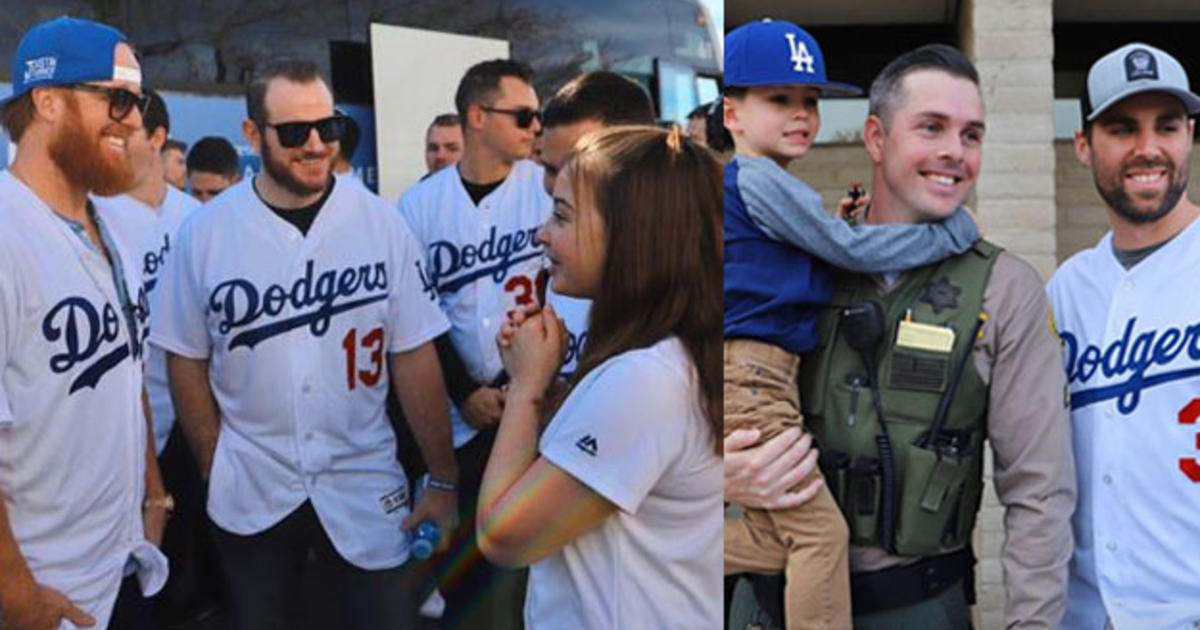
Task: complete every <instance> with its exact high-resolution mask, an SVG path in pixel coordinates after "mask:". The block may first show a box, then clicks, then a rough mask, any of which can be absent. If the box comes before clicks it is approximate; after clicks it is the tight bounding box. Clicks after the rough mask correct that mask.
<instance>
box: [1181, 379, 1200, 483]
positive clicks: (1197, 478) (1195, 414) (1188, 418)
mask: <svg viewBox="0 0 1200 630" xmlns="http://www.w3.org/2000/svg"><path fill="white" fill-rule="evenodd" d="M1197 418H1200V398H1193V399H1192V402H1190V403H1188V404H1187V406H1185V407H1184V408H1183V409H1180V410H1179V424H1196V420H1197ZM1196 450H1200V433H1197V434H1196ZM1179 470H1182V471H1183V474H1184V475H1187V478H1188V479H1191V480H1192V481H1193V482H1195V483H1200V462H1197V461H1196V458H1195V457H1181V458H1179Z"/></svg>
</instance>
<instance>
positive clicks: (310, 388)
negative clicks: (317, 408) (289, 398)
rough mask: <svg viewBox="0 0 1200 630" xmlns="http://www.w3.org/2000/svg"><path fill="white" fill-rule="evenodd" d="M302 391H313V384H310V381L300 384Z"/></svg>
mask: <svg viewBox="0 0 1200 630" xmlns="http://www.w3.org/2000/svg"><path fill="white" fill-rule="evenodd" d="M300 391H302V392H304V393H305V394H307V393H308V392H311V391H312V386H311V385H309V384H308V383H305V384H304V385H301V386H300Z"/></svg>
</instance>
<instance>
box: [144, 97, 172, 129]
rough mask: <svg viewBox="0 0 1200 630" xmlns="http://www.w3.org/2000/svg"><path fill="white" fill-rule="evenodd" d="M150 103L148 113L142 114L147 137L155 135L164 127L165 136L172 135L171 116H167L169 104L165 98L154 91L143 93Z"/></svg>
mask: <svg viewBox="0 0 1200 630" xmlns="http://www.w3.org/2000/svg"><path fill="white" fill-rule="evenodd" d="M142 93H143V94H145V95H146V96H147V97H149V99H150V100H149V101H147V103H146V111H145V112H143V113H142V129H144V130H145V131H146V137H147V138H149V137H150V136H152V135H154V132H155V131H157V130H158V128H159V127H162V130H163V133H164V134H169V133H171V116H170V115H169V114H167V103H166V101H164V100H163V97H162V96H160V95H159V93H158V92H155V91H154V90H152V89H149V88H147V89H145V90H143V91H142Z"/></svg>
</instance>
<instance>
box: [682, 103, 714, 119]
mask: <svg viewBox="0 0 1200 630" xmlns="http://www.w3.org/2000/svg"><path fill="white" fill-rule="evenodd" d="M711 107H712V103H701V104H699V105H697V106H696V107H695V109H693V110H692V111H690V112H688V115H687V117H688V120H694V119H696V118H705V119H707V118H708V110H709V108H711Z"/></svg>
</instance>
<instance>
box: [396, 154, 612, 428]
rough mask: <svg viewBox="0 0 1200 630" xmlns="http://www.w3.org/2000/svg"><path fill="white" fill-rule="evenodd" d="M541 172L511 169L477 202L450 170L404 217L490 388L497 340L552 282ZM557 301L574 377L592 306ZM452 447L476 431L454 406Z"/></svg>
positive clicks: (409, 200) (470, 364)
mask: <svg viewBox="0 0 1200 630" xmlns="http://www.w3.org/2000/svg"><path fill="white" fill-rule="evenodd" d="M542 174H543V172H542V167H540V166H538V165H537V164H534V163H533V162H529V161H520V162H517V163H516V164H514V165H513V169H512V171H511V172H510V173H509V175H508V177H507V178H506V179H505V180H504V182H503V183H502V184H500V186H499V187H497V188H496V189H495V190H493V191H492V192H491V193H489V194H488V195H487V196H486V197H484V198H483V199H481V200H480V202H479V205H478V206H477V205H475V203H474V202H472V201H471V197H470V195H468V194H467V190H466V188H465V187H464V186H463V183H462V176H461V174H460V173H459V170H458V166H457V165H455V166H448V167H446V168H444V169H442V170H440V171H438V172H437V173H434V174H433V175H431V176H430V177H429V178H428V179H426V180H425V181H423V182H421V183H419V184H417V185H416V186H414V187H412V188H411V189H409V190H408V191H407V192H406V193H405V194H404V196H403V197H401V198H400V211H401V213H402V214H403V215H404V218H405V220H406V221H408V224H409V227H411V228H412V231H413V235H414V236H416V237H417V240H418V241H420V242H421V243H422V244H424V246H425V260H424V263H423V265H422V273H423V275H424V277H425V279H426V281H427V282H428V283H430V285H431V286H432V287H434V288H436V290H437V294H438V298H439V300H440V302H441V307H442V310H443V311H445V313H446V315H447V317H449V319H450V324H451V330H450V336H451V339H452V340H453V341H454V347H455V349H456V350H458V353H459V356H460V357H462V360H463V363H464V364H465V365H466V368H467V371H468V373H469V374H470V375H471V378H472V379H473V380H475V381H476V382H477V383H482V384H484V385H487V384H490V383H492V382H493V381H495V379H496V378H497V377H498V376H499V375H500V374H501V373H502V372H503V371H504V365H503V363H502V362H501V360H500V352H499V350H498V349H497V348H496V333H497V332H499V330H500V326H502V325H503V324H504V322H505V317H506V314H507V313H508V311H510V310H512V309H513V308H515V307H517V306H520V305H524V304H536V303H537V299H538V296H537V291H538V286H539V284H544V283H545V282H546V281H547V280H548V278H547V275H546V274H547V273H548V269H547V265H546V259H545V256H544V249H543V248H542V245H541V244H540V243H539V242H538V240H537V232H538V228H540V227H541V225H542V224H543V223H544V222H545V221H546V220H547V219H548V218H549V217H550V214H551V211H552V209H553V202H552V201H551V198H550V196H549V195H547V194H546V190H545V188H543V186H542ZM547 299H549V300H552V301H553V303H554V306H555V308H556V309H559V315H560V316H561V317H563V319H564V321H565V322H566V324H567V328H568V330H570V331H571V339H570V341H569V348H568V350H569V354H568V356H567V359H566V361H565V362H564V365H563V370H564V371H573V370H574V363H575V358H576V356H577V355H578V348H579V347H580V343H579V341H580V340H581V339H582V336H583V335H582V332H581V331H584V330H586V323H587V304H588V302H586V301H583V300H572V299H570V298H565V297H562V296H552V297H550V298H547ZM451 411H452V416H453V421H454V445H455V447H458V446H461V445H462V444H463V443H465V442H466V441H467V440H469V439H470V438H471V437H472V436H473V435H474V434H475V431H474V430H473V429H471V428H470V427H469V426H467V424H466V422H464V421H463V419H462V415H461V414H460V413H459V411H458V408H457V407H455V406H453V405H452V406H451Z"/></svg>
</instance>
